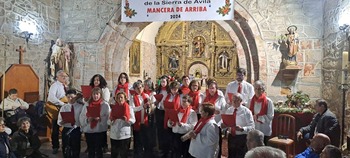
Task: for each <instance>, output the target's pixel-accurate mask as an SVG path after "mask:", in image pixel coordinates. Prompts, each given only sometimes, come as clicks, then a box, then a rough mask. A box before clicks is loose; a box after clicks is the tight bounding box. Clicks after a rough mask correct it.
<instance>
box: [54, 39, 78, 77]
mask: <svg viewBox="0 0 350 158" xmlns="http://www.w3.org/2000/svg"><path fill="white" fill-rule="evenodd" d="M73 57H74V45H73V43H72V42H68V43H66V44H64V43H63V41H62V40H61V39H57V40H56V43H55V44H54V45H53V46H52V54H51V56H50V77H49V80H51V81H53V79H54V77H55V75H56V72H57V71H59V70H64V72H66V73H67V74H68V75H69V76H72V75H73V74H71V73H70V72H71V70H70V69H71V68H72V67H73V60H72V58H73Z"/></svg>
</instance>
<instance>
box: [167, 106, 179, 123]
mask: <svg viewBox="0 0 350 158" xmlns="http://www.w3.org/2000/svg"><path fill="white" fill-rule="evenodd" d="M165 113H167V115H168V116H169V119H170V120H171V121H173V122H175V123H176V122H179V117H177V111H176V110H174V109H165Z"/></svg>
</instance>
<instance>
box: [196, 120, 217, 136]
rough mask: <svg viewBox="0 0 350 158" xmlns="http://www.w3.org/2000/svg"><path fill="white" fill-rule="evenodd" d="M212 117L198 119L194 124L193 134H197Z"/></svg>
mask: <svg viewBox="0 0 350 158" xmlns="http://www.w3.org/2000/svg"><path fill="white" fill-rule="evenodd" d="M213 117H214V116H211V117H207V118H203V117H202V118H201V119H199V121H198V122H197V123H196V125H195V126H194V128H193V132H194V133H196V134H198V133H199V132H201V130H202V128H203V127H204V126H205V124H207V123H208V121H209V120H210V119H212V118H213Z"/></svg>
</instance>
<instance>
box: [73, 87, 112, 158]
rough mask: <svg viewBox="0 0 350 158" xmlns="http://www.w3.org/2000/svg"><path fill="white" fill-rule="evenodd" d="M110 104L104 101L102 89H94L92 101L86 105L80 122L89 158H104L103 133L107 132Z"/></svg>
mask: <svg viewBox="0 0 350 158" xmlns="http://www.w3.org/2000/svg"><path fill="white" fill-rule="evenodd" d="M109 112H110V107H109V104H108V103H107V102H106V101H104V100H103V99H102V90H101V88H100V87H95V88H93V89H92V94H91V98H90V100H89V101H88V102H87V103H85V105H84V107H83V109H82V111H81V114H80V117H79V121H80V124H81V128H82V131H83V132H84V133H85V137H86V142H87V147H88V155H89V158H94V157H95V156H96V157H97V158H101V157H103V153H102V145H103V144H102V143H103V133H104V132H105V131H107V128H108V125H107V120H108V118H109Z"/></svg>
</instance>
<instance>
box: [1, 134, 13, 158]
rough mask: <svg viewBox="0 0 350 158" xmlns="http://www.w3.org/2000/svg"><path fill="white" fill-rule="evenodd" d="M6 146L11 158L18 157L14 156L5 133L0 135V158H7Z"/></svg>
mask: <svg viewBox="0 0 350 158" xmlns="http://www.w3.org/2000/svg"><path fill="white" fill-rule="evenodd" d="M5 144H6V146H7V147H8V150H9V157H10V158H16V156H15V155H14V154H13V152H12V150H11V146H10V142H9V136H8V134H7V133H5V132H2V133H0V158H7V155H6V146H5Z"/></svg>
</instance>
